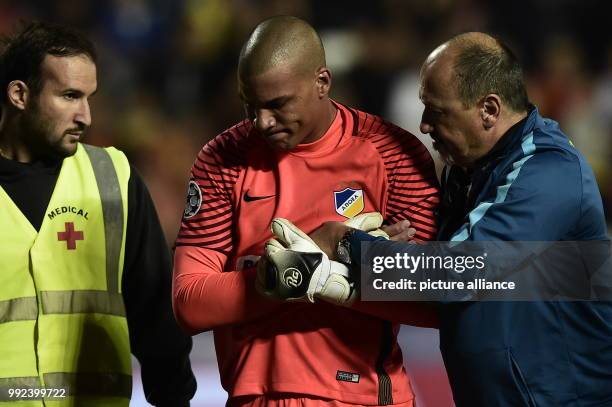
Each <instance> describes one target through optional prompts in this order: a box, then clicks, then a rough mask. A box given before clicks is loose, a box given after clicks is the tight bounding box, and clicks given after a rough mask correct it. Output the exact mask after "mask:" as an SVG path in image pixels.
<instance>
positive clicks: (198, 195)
mask: <svg viewBox="0 0 612 407" xmlns="http://www.w3.org/2000/svg"><path fill="white" fill-rule="evenodd" d="M201 205H202V191H201V190H200V186H199V185H198V183H197V182H195V181H189V189H188V190H187V203H186V204H185V213H184V214H183V217H184V218H186V219H188V218H191V217H192V216H195V214H197V213H198V211H199V210H200V206H201Z"/></svg>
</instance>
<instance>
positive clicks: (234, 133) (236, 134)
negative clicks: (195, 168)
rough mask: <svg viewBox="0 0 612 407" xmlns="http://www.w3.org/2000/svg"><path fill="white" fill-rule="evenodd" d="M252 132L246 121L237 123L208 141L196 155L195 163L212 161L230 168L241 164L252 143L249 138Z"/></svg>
mask: <svg viewBox="0 0 612 407" xmlns="http://www.w3.org/2000/svg"><path fill="white" fill-rule="evenodd" d="M252 130H253V126H252V124H251V122H250V121H248V120H243V121H241V122H240V123H237V124H236V125H234V126H232V127H230V128H229V129H227V130H225V131H223V132H222V133H220V134H218V135H217V136H215V137H214V138H212V139H211V140H210V141H208V142H207V143H206V144H205V145H204V147H202V149H201V150H200V152H199V153H198V156H197V159H196V162H197V161H198V160H201V161H209V160H212V161H214V162H216V163H218V164H229V165H230V166H232V165H236V164H239V163H241V162H243V161H244V159H245V156H246V152H247V151H248V149H249V144H251V143H252V142H253V140H252V139H253V138H252V137H250V134H251V132H252Z"/></svg>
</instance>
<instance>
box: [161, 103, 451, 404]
mask: <svg viewBox="0 0 612 407" xmlns="http://www.w3.org/2000/svg"><path fill="white" fill-rule="evenodd" d="M336 107H337V108H338V111H337V114H336V117H335V119H334V121H333V123H332V124H331V126H330V128H329V129H328V130H327V132H326V133H325V134H324V135H323V136H322V137H321V138H320V139H319V140H317V141H315V142H314V143H311V144H303V145H299V146H297V147H296V148H295V149H294V150H292V151H290V152H279V151H275V150H273V149H271V148H270V147H269V146H268V145H267V144H266V142H265V141H264V140H263V139H262V138H261V137H260V136H258V134H257V132H256V130H255V129H254V128H253V126H252V124H251V123H250V122H249V121H244V122H241V123H239V124H237V125H236V126H234V127H232V128H230V129H229V130H227V131H225V132H223V133H222V134H220V135H219V136H217V137H216V138H214V139H213V140H211V141H210V142H209V143H207V144H206V145H205V146H204V148H203V149H202V150H201V152H200V153H199V154H198V156H197V158H196V160H195V163H194V165H193V168H192V171H191V182H190V188H189V196H188V203H187V206H186V209H185V216H184V219H183V223H182V226H181V230H180V232H179V236H178V238H177V241H176V249H175V250H176V253H175V271H174V273H175V276H174V291H173V293H174V307H175V313H176V315H177V319H178V320H179V322H180V323H181V324H182V325H183V326H184V327H185V328H186V329H188V330H190V331H191V332H192V333H197V332H201V331H204V330H208V329H211V328H213V329H214V336H215V347H216V351H217V360H218V364H219V371H220V375H221V383H222V385H223V387H224V388H225V390H227V392H228V393H229V395H230V397H238V396H244V395H262V394H274V393H283V394H287V393H289V394H305V395H312V396H317V397H323V398H329V399H334V400H339V401H343V402H346V403H355V404H366V405H378V404H381V405H386V404H402V403H408V405H411V404H409V403H411V402H412V400H413V393H412V389H411V384H410V380H409V378H408V376H407V374H406V371H405V369H404V367H403V361H402V353H401V350H400V348H399V346H398V344H397V340H396V337H397V333H398V331H399V324H397V323H391V322H388V321H386V320H385V319H382V318H378V317H375V316H370V315H368V314H367V313H365V312H361V311H359V310H358V309H357V308H359V305H355V309H349V308H343V307H339V306H334V305H330V304H326V303H323V302H321V303H316V304H310V303H282V302H272V301H270V300H268V299H265V298H262V297H260V296H259V295H258V294H257V293H256V291H255V288H254V280H255V269H254V267H253V265H254V263H255V262H256V260H257V258H258V256H260V255H261V254H262V252H263V246H264V243H265V241H266V240H267V239H270V238H271V231H270V222H271V221H272V219H273V218H275V217H283V218H286V219H289V220H290V221H292V222H293V223H294V224H295V225H297V226H298V227H299V228H301V229H302V230H303V231H305V232H306V233H309V232H311V231H313V230H314V229H316V228H317V227H319V226H320V225H321V224H322V223H323V222H326V221H344V220H346V219H348V218H350V217H353V216H355V215H357V214H359V213H362V212H369V211H379V212H381V213H382V214H383V216H384V217H385V219H386V220H387V221H388V222H390V223H394V222H396V221H399V220H402V219H409V220H410V222H411V223H412V226H413V227H414V228H415V229H416V230H417V235H416V237H417V238H418V239H420V240H430V239H432V238H433V237H434V236H435V233H436V225H435V221H434V214H433V210H434V208H435V206H436V205H437V204H438V200H439V196H438V188H437V180H436V176H435V170H434V165H433V162H432V159H431V156H430V154H429V152H428V151H427V149H426V148H425V147H424V146H423V145H422V144H421V143H420V141H419V140H418V139H417V138H416V137H414V136H413V135H411V134H409V133H407V132H406V131H404V130H402V129H400V128H398V127H396V126H394V125H392V124H391V123H388V122H385V121H384V120H382V119H381V118H379V117H377V116H373V115H370V114H367V113H364V112H360V111H358V110H354V109H351V108H347V107H345V106H342V105H338V104H336ZM361 304H362V306H363V307H364V308H367V307H368V305H363V304H365V303H361ZM393 307H395V305H393ZM399 307H400V308H398V309H401V306H399ZM415 307H418V305H417V306H415ZM366 312H367V311H366ZM411 312H412V311H410V310H409V311H406V313H411ZM413 313H414V315H413V316H414V318H415V320H418V319H419V315H418V314H419V311H418V308H415V311H414V312H413ZM417 323H418V322H417Z"/></svg>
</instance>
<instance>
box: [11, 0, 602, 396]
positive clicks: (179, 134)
mask: <svg viewBox="0 0 612 407" xmlns="http://www.w3.org/2000/svg"><path fill="white" fill-rule="evenodd" d="M606 6H607V4H606V2H604V1H594V0H583V1H570V0H533V1H527V0H515V1H512V2H509V1H508V2H506V1H504V2H501V1H497V2H493V1H491V2H486V1H481V0H457V1H452V0H411V1H402V0H382V1H348V0H338V1H333V0H313V1H305V0H292V1H283V0H259V1H257V0H252V1H248V0H176V1H162V0H148V1H146V0H113V1H92V0H56V1H5V0H0V32H2V33H8V32H11V31H12V30H13V29H14V28H15V27H16V24H17V23H18V21H19V20H20V19H42V20H49V21H54V22H59V23H65V24H68V25H71V26H74V27H77V28H80V29H81V30H83V31H84V32H86V33H87V34H88V35H89V36H90V38H92V39H93V40H94V42H95V43H96V45H97V47H98V52H99V57H100V61H99V65H98V82H99V83H98V85H99V92H98V94H97V95H96V96H95V97H94V98H93V100H92V110H93V126H92V131H91V134H90V136H89V139H88V142H90V143H92V144H97V145H115V146H116V147H118V148H120V149H122V150H124V151H125V152H126V153H127V154H128V156H129V158H130V159H131V161H132V162H133V163H134V164H135V165H136V167H137V168H138V169H139V171H140V172H141V173H142V175H143V177H144V179H145V181H146V183H147V185H148V187H149V189H150V191H151V194H152V195H153V198H154V200H155V203H156V206H157V209H158V212H159V215H160V218H161V220H162V224H163V227H164V231H165V233H166V237H167V239H168V242H169V243H172V242H173V241H174V238H175V236H176V233H177V231H178V226H179V222H180V217H181V214H182V211H183V206H184V195H185V191H186V184H187V177H188V171H189V168H190V167H191V164H192V162H193V160H194V157H195V155H196V153H197V151H198V150H199V149H200V148H201V147H202V145H203V144H204V143H205V142H206V141H207V140H209V139H210V138H211V137H213V136H214V135H216V134H217V133H219V132H220V131H222V130H224V129H225V128H227V127H230V126H231V125H232V124H234V123H236V122H237V121H239V120H241V119H242V118H243V116H244V113H243V110H242V107H241V105H240V102H239V99H238V96H237V85H236V63H237V58H238V53H239V50H240V47H241V45H242V43H243V42H244V41H245V40H246V38H247V37H248V34H249V33H250V31H251V30H252V29H253V28H254V27H255V25H256V24H257V23H258V22H260V21H261V20H263V19H264V18H267V17H271V16H273V15H278V14H291V15H296V16H299V17H302V18H304V19H306V20H307V21H309V22H310V23H312V24H313V25H314V26H315V28H316V29H317V30H318V31H319V33H320V34H321V37H322V39H323V42H324V44H325V47H326V51H327V60H328V65H329V66H330V68H331V70H332V73H333V86H332V96H333V97H335V98H337V99H338V100H339V101H341V102H343V103H346V104H349V105H354V106H355V107H358V108H360V109H362V110H366V111H368V112H371V113H376V114H379V115H381V116H383V117H385V118H387V119H389V120H391V121H393V122H396V123H397V124H399V125H401V126H403V127H405V128H406V129H408V130H409V131H411V132H413V133H415V134H416V135H419V136H420V133H419V131H418V125H419V120H420V115H421V112H422V105H421V103H420V101H419V99H418V69H419V67H420V64H421V63H422V61H423V60H424V58H425V57H426V56H427V54H428V53H429V52H430V51H431V50H432V49H433V48H435V47H436V46H437V45H439V44H440V43H442V42H444V41H446V40H447V39H449V38H450V37H451V36H453V35H455V34H458V33H461V32H465V31H473V30H478V31H487V32H489V33H492V34H494V35H496V36H498V37H500V38H501V39H503V40H505V41H506V42H507V43H509V44H510V46H511V48H512V49H514V51H515V52H516V53H517V54H518V56H519V58H520V60H521V61H522V62H523V65H524V67H525V74H526V79H527V83H528V91H529V95H530V98H531V100H532V101H533V102H534V103H535V104H536V105H537V106H538V107H539V109H540V111H541V113H543V115H545V116H548V117H550V118H553V119H555V120H557V121H559V122H560V124H561V127H562V129H564V130H565V132H566V133H567V134H568V135H569V136H570V138H571V139H572V140H573V141H574V143H575V145H576V146H577V147H578V148H579V149H580V150H581V151H582V152H583V153H584V154H585V155H586V157H587V159H588V161H589V162H590V164H591V165H592V166H593V169H594V170H595V173H596V176H597V178H598V181H599V186H600V189H601V192H602V195H603V197H604V204H605V206H606V210H607V212H608V214H609V213H610V211H612V185H611V183H612V178H611V171H612V41H611V39H612V35H611V34H612V30H611V29H610V21H609V13H607V12H606V11H605V10H607V9H608V8H607V7H606ZM422 139H423V140H424V141H425V142H426V144H427V137H423V138H422ZM607 219H608V220H610V219H611V217H610V216H609V215H608V217H607ZM400 339H401V342H402V348H403V350H404V354H405V357H406V363H407V366H408V370H410V371H411V372H412V373H413V375H414V378H415V387H416V390H417V392H418V393H419V395H420V401H421V403H420V404H419V406H421V407H423V406H424V407H446V406H448V405H450V402H449V401H448V400H449V399H448V388H447V385H445V383H444V375H443V372H442V370H441V367H440V357H439V352H438V351H437V335H436V333H435V331H432V330H419V329H417V328H404V329H403V331H402V333H401V335H400ZM193 358H194V365H195V367H196V368H197V369H198V372H199V387H200V389H199V391H198V395H197V399H196V401H195V402H194V403H193V405H197V406H222V405H223V404H224V397H225V396H224V395H223V393H222V392H221V390H220V385H219V383H218V373H217V370H216V362H215V358H214V353H213V351H212V341H211V337H210V335H208V334H205V335H200V336H199V337H198V338H196V344H195V350H194V352H193ZM138 391H139V390H137V391H136V392H135V397H134V401H133V403H132V404H133V405H141V404H142V403H143V402H142V401H141V400H142V396H141V395H140V393H138Z"/></svg>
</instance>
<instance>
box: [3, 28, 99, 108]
mask: <svg viewBox="0 0 612 407" xmlns="http://www.w3.org/2000/svg"><path fill="white" fill-rule="evenodd" d="M1 42H2V51H1V53H0V90H1V91H2V94H3V97H2V101H4V100H6V99H5V98H6V89H7V87H8V84H9V83H10V82H11V81H14V80H22V81H23V82H25V84H26V85H28V88H29V89H30V91H32V92H33V93H34V94H38V93H39V92H40V90H41V87H42V81H41V65H42V62H43V60H44V59H45V56H46V55H53V56H56V57H70V56H75V55H87V56H88V57H89V58H90V59H91V60H92V62H94V63H96V50H95V47H94V45H93V43H92V42H91V41H90V40H89V39H87V38H86V37H85V36H84V35H83V34H81V33H80V32H78V31H76V30H74V29H72V28H68V27H64V26H60V25H57V24H51V23H46V22H30V23H23V24H22V27H21V29H20V30H19V31H18V32H17V33H16V34H15V35H13V36H10V37H5V38H2V39H1Z"/></svg>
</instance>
